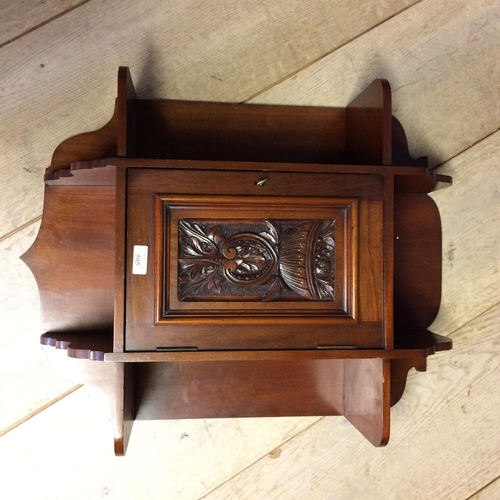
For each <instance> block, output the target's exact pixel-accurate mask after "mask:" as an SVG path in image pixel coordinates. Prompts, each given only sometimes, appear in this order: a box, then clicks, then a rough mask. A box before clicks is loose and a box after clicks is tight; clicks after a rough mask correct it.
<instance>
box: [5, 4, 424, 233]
mask: <svg viewBox="0 0 500 500" xmlns="http://www.w3.org/2000/svg"><path fill="white" fill-rule="evenodd" d="M414 2H415V0H388V1H385V2H384V3H383V4H381V3H380V2H379V1H378V0H370V1H369V2H366V1H364V0H356V1H349V0H335V1H333V2H326V1H325V2H307V3H304V2H300V1H290V0H281V1H279V2H274V3H270V2H268V3H266V2H262V1H261V0H252V1H251V2H232V3H227V2H221V1H219V0H212V1H210V2H205V1H203V0H189V1H187V2H181V3H179V2H174V1H169V2H164V1H163V0H149V1H147V2H141V3H138V2H135V1H132V0H127V1H118V0H111V1H108V2H101V1H97V0H95V1H90V2H88V3H85V4H84V5H81V6H80V7H78V8H77V9H75V10H73V11H71V12H69V13H67V14H65V15H64V16H62V17H60V18H58V19H55V20H54V21H52V22H50V23H48V24H46V25H44V26H42V27H40V28H39V29H37V30H35V31H34V32H32V33H29V34H27V35H26V36H23V37H22V38H20V39H18V40H16V41H14V42H12V43H11V44H9V49H8V50H2V52H1V53H0V69H1V71H2V85H1V87H0V97H1V98H2V99H1V101H0V102H1V104H0V106H1V107H0V112H1V115H2V120H1V122H0V150H1V151H2V155H1V158H0V176H1V177H2V179H4V183H5V187H6V189H5V190H4V195H3V196H2V198H1V199H0V213H1V214H2V218H1V220H0V234H6V233H8V232H10V231H12V230H14V229H15V228H17V227H20V226H21V225H22V224H24V223H26V222H27V221H29V220H32V219H34V218H35V217H37V216H38V215H40V213H41V206H42V189H41V184H40V179H41V175H42V172H43V170H44V168H45V167H47V166H48V164H49V161H50V156H51V154H52V151H53V150H54V149H55V147H56V146H57V145H58V144H59V143H60V142H61V141H63V140H64V139H66V138H67V137H69V136H72V135H75V134H78V133H81V132H82V131H89V130H95V129H97V128H99V127H101V126H102V125H104V124H105V123H106V121H108V120H109V118H110V117H111V115H112V111H113V102H114V99H115V96H116V90H115V78H116V68H117V66H118V65H119V64H126V65H128V66H130V68H131V70H132V73H133V74H134V75H137V76H136V77H135V83H136V88H137V93H138V95H139V97H141V98H152V97H162V98H177V99H189V100H210V101H243V100H245V99H248V98H249V97H251V96H252V95H254V94H256V93H258V92H260V91H262V89H263V88H266V87H269V86H271V85H273V84H275V83H276V82H277V81H279V80H280V79H283V78H286V77H287V76H288V75H290V74H293V73H295V72H296V71H298V70H299V69H300V68H302V67H304V66H306V65H307V64H310V63H311V62H313V61H314V60H316V59H318V58H320V57H321V56H323V55H324V54H325V53H327V52H330V51H332V50H335V49H336V48H338V47H340V46H341V45H342V44H344V43H347V42H348V41H349V40H352V39H353V38H354V37H356V36H358V35H359V34H361V33H363V32H364V31H366V30H368V29H370V28H371V27H373V26H375V25H377V24H379V23H380V22H382V21H384V20H385V19H387V18H389V17H391V16H393V15H394V14H396V13H397V12H399V11H401V10H403V9H405V8H406V7H407V6H409V5H411V4H413V3H414ZM330 104H331V105H334V104H335V103H334V102H332V103H330ZM26 192H30V193H32V194H31V196H30V197H29V199H28V198H27V197H25V196H23V195H22V194H21V193H26Z"/></svg>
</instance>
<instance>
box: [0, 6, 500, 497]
mask: <svg viewBox="0 0 500 500" xmlns="http://www.w3.org/2000/svg"><path fill="white" fill-rule="evenodd" d="M499 33H500V3H499V2H498V1H497V0H482V1H477V2H471V1H465V0H421V1H418V0H413V1H412V0H405V1H403V0H386V1H383V2H381V1H380V0H369V1H366V0H350V1H349V0H332V1H326V0H325V1H318V2H304V1H301V0H275V1H273V0H267V1H263V0H260V1H257V0H255V1H248V2H236V1H235V2H227V1H219V0H206V1H202V0H189V1H184V2H174V1H171V0H169V1H160V0H143V1H141V2H135V1H132V0H124V1H123V0H122V1H118V0H108V1H106V2H104V1H101V0H87V1H85V0H82V1H78V0H61V1H56V0H51V1H45V2H38V1H27V2H19V3H16V2H10V1H7V0H4V1H2V0H0V70H1V72H0V113H1V116H2V120H1V122H0V179H1V183H2V188H3V189H2V191H1V196H0V213H1V214H2V215H1V219H0V252H1V253H0V326H1V335H0V348H1V349H0V400H1V408H0V463H1V464H2V467H1V468H0V484H1V485H2V496H3V497H5V498H36V499H55V498H72V499H80V498H81V499H85V500H88V499H94V498H96V499H97V498H102V497H104V496H109V497H110V498H117V499H133V498H134V499H135V498H140V499H148V498H151V499H164V498H169V499H201V498H206V499H210V500H215V499H226V498H227V499H234V498H237V499H331V498H335V499H337V498H338V499H350V498H353V499H358V498H362V499H382V498H383V499H387V498H405V499H406V498H408V499H415V500H420V499H427V498H432V499H433V500H435V499H438V500H439V499H453V500H455V499H457V500H461V499H463V500H465V499H474V500H489V499H496V498H499V497H500V453H499V450H500V433H499V432H498V422H499V417H498V415H499V414H500V391H499V390H498V387H499V385H500V331H499V330H500V329H499V327H498V325H499V323H500V195H499V188H500V131H499V129H500V64H499V62H498V61H499V60H500V35H499ZM119 65H128V66H130V67H131V70H132V74H133V76H134V80H135V81H136V82H137V87H138V91H139V95H140V97H167V98H177V99H194V100H212V101H232V102H240V101H248V102H265V103H276V104H284V103H286V104H299V105H321V106H345V105H346V104H347V102H349V100H350V99H351V98H352V97H353V96H354V95H356V94H357V93H358V92H359V91H360V90H361V89H362V88H363V87H364V86H366V85H367V83H369V82H370V81H372V80H373V79H374V78H381V77H382V78H387V79H389V81H390V82H391V84H392V88H393V96H394V97H393V102H394V114H395V116H396V117H398V118H399V119H400V121H401V122H402V123H403V126H404V127H405V129H406V131H407V134H408V138H409V144H410V149H411V151H412V152H413V154H414V156H419V155H428V156H429V157H430V161H431V163H432V165H433V166H437V168H439V171H440V172H442V173H446V174H450V175H452V176H453V177H454V186H453V187H452V188H449V189H445V190H442V191H439V192H436V193H435V194H434V195H433V197H434V199H435V200H436V202H437V204H438V206H439V208H440V211H441V217H442V222H443V232H444V237H443V300H442V304H441V310H440V313H439V316H438V318H437V319H436V322H435V324H434V330H435V331H436V332H438V333H441V334H444V335H449V336H451V337H452V338H453V340H454V350H453V351H451V352H446V353H441V354H438V355H436V356H434V357H432V358H430V359H429V363H428V365H429V366H428V371H427V373H418V374H417V373H412V374H411V376H410V378H409V380H408V385H407V390H406V393H405V394H404V396H403V398H402V400H401V401H400V402H399V403H398V404H397V405H396V406H395V407H394V408H393V411H392V415H391V419H392V433H391V441H390V442H389V445H388V447H387V448H385V449H375V448H372V447H371V445H369V444H368V443H366V442H365V441H364V440H363V438H362V437H361V436H360V435H358V433H357V432H356V431H355V430H354V429H353V428H352V427H351V426H350V425H349V424H348V423H347V422H346V421H345V420H344V419H343V418H334V417H329V418H280V419H232V420H222V419H217V420H193V421H168V422H137V423H136V424H135V426H134V431H133V433H132V438H131V443H130V447H129V450H128V453H127V456H126V457H125V458H121V459H116V458H114V456H113V455H112V443H111V438H110V435H111V424H110V423H109V422H107V417H106V412H105V409H104V408H103V407H102V404H101V401H100V400H99V399H98V396H97V395H95V394H93V393H91V392H89V390H88V389H87V388H85V387H78V386H75V384H74V383H71V382H68V381H64V380H61V379H59V378H58V377H56V376H55V375H54V374H52V372H51V371H50V369H49V368H48V367H47V365H46V363H45V360H44V354H43V352H42V350H41V349H40V348H39V346H38V336H39V333H40V326H39V324H40V317H39V316H40V312H39V304H38V296H37V290H36V284H35V282H34V279H33V277H32V276H31V274H30V272H29V270H28V269H27V268H26V267H25V266H24V265H23V264H22V263H21V262H20V261H19V260H18V257H19V255H20V254H22V253H23V252H24V251H25V250H26V248H28V247H29V245H30V244H31V242H32V241H33V239H34V237H35V235H36V231H37V230H38V225H39V219H40V215H41V206H42V201H43V182H42V174H43V170H44V168H45V167H46V166H47V165H48V164H49V162H50V156H51V153H52V151H53V149H54V148H55V147H56V146H57V144H58V143H59V142H61V141H62V140H63V139H65V138H66V137H68V136H70V135H73V134H76V133H78V132H82V131H85V130H93V129H95V128H98V127H99V126H101V125H102V124H103V123H105V122H106V120H107V119H108V118H109V116H110V115H111V112H112V107H113V100H114V97H115V78H116V70H117V67H118V66H119Z"/></svg>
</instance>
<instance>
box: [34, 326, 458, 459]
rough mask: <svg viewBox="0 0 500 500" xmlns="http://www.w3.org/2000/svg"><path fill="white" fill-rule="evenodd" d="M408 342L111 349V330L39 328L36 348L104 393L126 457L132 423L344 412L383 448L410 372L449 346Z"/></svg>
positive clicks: (422, 339) (427, 339) (441, 340)
mask: <svg viewBox="0 0 500 500" xmlns="http://www.w3.org/2000/svg"><path fill="white" fill-rule="evenodd" d="M407 337H409V336H407ZM411 338H412V339H413V340H412V341H411V342H406V344H405V345H404V346H403V345H401V349H393V350H383V349H365V350H363V349H359V350H356V349H354V350H305V351H209V352H203V351H200V352H158V353H111V352H106V350H107V349H108V348H109V347H110V345H111V339H112V333H111V332H71V333H50V334H44V335H43V336H42V344H44V345H45V346H54V347H56V349H51V348H47V355H48V357H49V361H50V360H51V358H55V357H58V358H59V361H58V362H57V363H51V364H52V366H53V368H54V369H55V371H58V369H59V367H60V366H61V363H60V356H61V354H62V353H61V352H60V349H66V350H67V354H68V356H64V358H65V359H66V361H65V362H64V373H62V372H60V373H61V375H63V376H64V377H66V378H70V379H72V380H75V381H79V382H84V383H86V384H90V385H95V386H96V387H98V388H99V389H100V390H101V391H102V392H103V394H104V395H105V397H106V398H107V400H108V402H109V404H110V408H111V411H112V418H113V421H114V426H115V431H114V432H115V453H116V454H117V455H123V454H124V453H125V450H126V443H127V440H128V437H129V434H130V430H131V424H132V422H133V420H134V419H138V420H161V419H185V418H234V417H279V416H320V415H321V416H323V415H324V416H328V415H343V416H345V417H346V418H347V420H349V421H350V422H351V423H352V424H353V425H354V426H355V427H356V428H357V429H358V430H359V431H360V432H361V433H362V434H363V435H364V436H365V437H366V438H367V439H368V440H369V441H370V442H371V443H372V444H373V445H375V446H383V445H385V444H386V443H387V441H388V439H389V425H390V407H391V406H392V405H394V404H396V403H397V401H399V399H400V398H401V396H402V394H403V391H404V387H405V384H406V377H407V373H408V371H409V370H410V368H412V367H415V368H416V369H417V370H419V371H425V368H426V358H427V356H428V355H430V354H433V353H434V352H436V351H438V350H445V349H450V348H451V341H450V340H449V339H447V338H445V337H440V336H437V335H434V334H432V333H430V332H425V331H424V332H420V333H416V334H415V335H412V336H411ZM58 351H59V352H58ZM72 358H80V359H72ZM82 358H83V359H82ZM96 360H106V361H107V362H99V361H96Z"/></svg>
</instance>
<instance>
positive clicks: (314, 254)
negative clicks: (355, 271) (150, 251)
mask: <svg viewBox="0 0 500 500" xmlns="http://www.w3.org/2000/svg"><path fill="white" fill-rule="evenodd" d="M242 222H243V221H242ZM294 222H295V225H294V224H293V223H290V222H288V221H283V222H281V221H280V222H276V221H271V220H263V221H262V222H260V223H254V224H256V225H257V226H260V229H262V224H264V225H265V227H266V231H262V230H261V231H260V232H257V231H256V232H251V231H250V232H249V231H247V232H239V233H238V232H235V229H234V228H235V226H234V223H231V224H228V225H227V226H225V225H224V226H222V227H221V225H214V226H210V227H209V225H208V224H206V223H203V222H200V223H198V222H192V221H187V220H179V281H178V283H179V298H180V299H181V300H184V299H186V298H188V297H194V296H196V295H201V296H206V295H216V294H220V293H223V294H226V295H231V294H238V293H239V292H237V289H238V288H241V287H256V286H257V285H259V287H256V288H254V289H253V290H252V292H251V293H258V294H259V295H260V296H261V298H262V300H266V301H270V300H275V299H277V298H279V297H280V296H283V294H286V295H294V294H295V295H298V296H300V297H302V298H303V299H306V300H333V298H334V278H335V270H334V247H335V221H333V220H308V221H294ZM226 227H227V231H228V233H229V236H226V235H224V234H223V232H224V228H226ZM246 227H248V225H247V226H246ZM235 287H236V288H235Z"/></svg>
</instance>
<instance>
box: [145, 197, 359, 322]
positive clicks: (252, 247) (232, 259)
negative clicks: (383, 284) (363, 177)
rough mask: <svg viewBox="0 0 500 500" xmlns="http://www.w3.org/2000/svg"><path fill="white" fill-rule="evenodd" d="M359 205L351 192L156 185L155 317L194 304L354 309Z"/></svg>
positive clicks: (276, 312)
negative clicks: (188, 191) (230, 193)
mask: <svg viewBox="0 0 500 500" xmlns="http://www.w3.org/2000/svg"><path fill="white" fill-rule="evenodd" d="M357 206H358V202H357V200H356V199H335V198H332V199H327V200H325V199H319V198H275V197H261V198H259V199H255V198H249V197H238V198H234V197H223V196H211V197H203V196H201V197H200V196H184V197H183V196H172V195H158V196H157V209H156V221H155V233H156V234H157V235H158V237H157V239H156V242H155V246H156V250H155V255H156V258H157V259H160V261H161V262H162V263H163V265H162V266H158V268H157V273H158V274H157V276H156V280H157V283H156V286H155V295H157V297H156V301H157V304H158V305H159V306H160V307H159V308H158V315H157V324H166V323H165V322H168V320H169V318H171V317H172V316H189V315H193V314H197V315H200V314H201V315H217V314H219V315H220V314H223V315H236V314H237V315H238V316H240V315H242V314H243V315H253V316H255V315H262V314H272V315H273V316H283V315H284V314H286V315H298V316H301V315H307V314H314V315H327V316H344V317H349V318H353V319H354V318H355V317H356V313H355V311H354V309H353V305H354V300H353V294H354V293H355V289H356V283H355V276H356V275H357V273H356V269H357V260H358V258H357V254H358V248H357V241H358V237H357V232H358V223H357V219H358V215H357V212H358V209H357ZM158 247H160V248H158Z"/></svg>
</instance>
